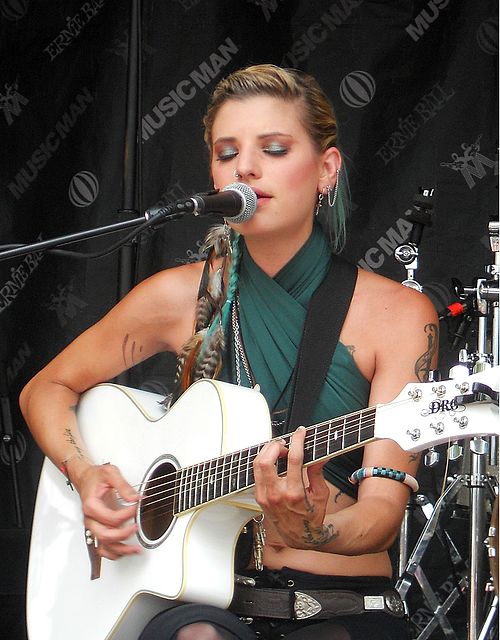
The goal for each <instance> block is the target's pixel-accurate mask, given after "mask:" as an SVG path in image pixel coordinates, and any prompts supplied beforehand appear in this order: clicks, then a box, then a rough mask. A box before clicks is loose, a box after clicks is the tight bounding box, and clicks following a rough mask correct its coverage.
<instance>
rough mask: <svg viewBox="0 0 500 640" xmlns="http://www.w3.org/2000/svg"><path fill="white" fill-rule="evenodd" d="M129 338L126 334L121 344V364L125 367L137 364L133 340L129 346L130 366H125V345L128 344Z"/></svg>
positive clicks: (140, 349) (128, 365)
mask: <svg viewBox="0 0 500 640" xmlns="http://www.w3.org/2000/svg"><path fill="white" fill-rule="evenodd" d="M129 337H130V336H129V334H128V333H127V335H126V336H125V338H123V342H122V356H123V364H124V365H125V366H126V367H133V366H134V365H135V364H137V362H136V359H135V349H136V342H135V340H132V344H131V347H130V364H127V344H128V340H129ZM141 351H142V346H141V347H139V353H140V352H141Z"/></svg>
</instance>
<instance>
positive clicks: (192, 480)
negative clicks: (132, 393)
mask: <svg viewBox="0 0 500 640" xmlns="http://www.w3.org/2000/svg"><path fill="white" fill-rule="evenodd" d="M409 401H412V400H408V399H405V400H401V401H398V403H393V404H402V403H406V402H409ZM375 409H376V407H368V408H366V409H363V410H361V411H360V412H355V413H354V414H349V415H346V416H344V417H343V418H342V419H339V421H344V422H345V423H346V424H345V427H344V429H343V436H340V437H343V438H344V440H345V438H346V437H348V436H350V435H352V434H354V433H360V431H361V430H366V429H369V428H371V427H372V426H373V425H374V418H375V415H370V416H369V420H370V421H372V422H370V423H367V421H366V419H365V424H363V425H360V424H359V421H360V418H362V417H363V413H365V414H369V413H370V411H371V413H372V414H373V411H374V410H375ZM349 418H350V419H351V424H354V423H356V426H355V428H354V429H350V430H349V428H348V419H349ZM334 421H335V419H333V420H328V421H325V422H322V423H318V424H316V425H312V426H311V427H308V428H307V430H308V433H307V434H306V440H305V446H307V445H309V446H316V447H317V448H319V447H321V446H322V445H324V444H325V443H328V442H330V441H331V440H332V437H331V432H330V430H331V428H332V426H333V425H332V423H333V422H334ZM327 425H328V426H329V429H328V431H327V432H325V430H323V431H322V432H321V433H320V435H319V437H318V435H317V434H316V436H315V435H314V433H312V432H313V431H316V432H317V431H318V429H319V428H320V427H325V426H327ZM338 429H340V428H338ZM291 435H292V434H286V435H285V436H280V437H278V438H274V439H273V440H285V442H287V441H289V440H290V438H291ZM315 438H316V440H315ZM339 439H340V438H339ZM271 441H272V440H271ZM265 444H266V443H260V444H256V445H253V446H252V447H248V448H247V449H243V450H241V451H247V452H248V453H249V454H250V452H251V450H252V449H255V454H251V455H252V456H253V457H255V456H256V455H257V453H258V452H259V451H260V450H261V449H262V447H263V446H264V445H265ZM349 446H350V445H349ZM343 448H345V447H343ZM241 451H236V452H230V453H227V454H224V455H221V456H218V457H216V458H212V459H211V460H205V461H201V462H198V463H195V464H193V465H190V466H188V467H184V468H183V469H176V470H175V471H173V472H172V473H169V474H166V475H164V476H158V477H156V478H154V482H155V483H156V484H155V486H154V489H155V491H156V493H153V492H151V493H150V494H149V495H147V496H146V497H147V498H148V502H149V504H154V498H157V497H158V496H162V495H163V497H162V498H158V500H156V502H160V501H161V502H164V501H165V500H166V499H167V498H172V500H173V499H175V498H176V497H178V496H179V495H181V494H186V496H187V498H186V500H187V501H189V500H191V499H192V495H191V494H192V493H193V492H194V493H195V498H196V494H201V493H202V492H203V491H205V490H206V488H210V486H209V485H212V486H214V485H216V484H217V482H223V481H224V479H225V478H230V477H231V476H234V475H235V469H234V468H233V467H234V466H236V473H238V474H241V459H240V462H239V463H238V462H235V460H234V459H233V458H232V456H234V455H236V456H238V454H241ZM340 453H341V451H340V452H338V453H337V454H336V455H340ZM325 457H334V456H332V455H330V454H329V453H325V455H324V456H322V458H325ZM218 460H224V462H223V465H222V469H219V468H218V467H217V466H216V469H215V472H214V473H212V474H210V473H209V475H208V480H207V482H206V483H204V482H203V479H204V477H206V476H207V466H208V469H209V465H210V464H211V463H212V462H214V461H218ZM244 463H245V464H247V465H248V466H249V464H250V460H249V459H248V455H247V458H245V459H244ZM202 465H205V468H204V469H202V468H201V467H202ZM183 471H184V472H186V473H185V477H184V479H182V478H180V475H179V472H180V473H182V472H183ZM200 473H201V475H202V482H201V483H200V484H197V482H196V478H197V476H198V475H200ZM172 476H174V478H173V479H172V480H169V481H168V482H164V483H163V484H158V482H159V481H160V480H162V479H165V478H171V477H172ZM186 476H187V477H186ZM147 482H150V480H147V481H146V483H147ZM146 483H145V481H144V480H143V481H142V482H141V483H139V484H138V485H136V487H144V486H145V484H146ZM169 485H170V486H169ZM177 485H181V487H182V488H181V490H180V491H179V492H177V493H176V492H175V489H176V486H177ZM172 488H173V489H174V493H173V494H168V496H165V494H167V492H168V491H169V490H170V489H172ZM245 488H247V487H243V489H245ZM228 489H230V487H229V486H228ZM243 489H241V490H243ZM238 490H239V488H238V487H237V488H236V489H231V490H230V491H229V493H232V492H236V491H238ZM217 497H218V498H219V497H222V496H217ZM215 499H216V498H215V497H214V498H213V499H211V500H207V501H212V500H215ZM195 506H198V505H196V504H194V505H190V506H188V507H187V508H186V509H182V510H181V511H184V510H189V509H191V508H193V507H195ZM152 510H153V509H151V511H152ZM181 511H180V512H181Z"/></svg>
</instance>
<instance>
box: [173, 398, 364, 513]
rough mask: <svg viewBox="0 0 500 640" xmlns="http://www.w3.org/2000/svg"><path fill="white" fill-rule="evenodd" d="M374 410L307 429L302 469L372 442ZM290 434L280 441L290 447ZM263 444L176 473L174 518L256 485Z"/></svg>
mask: <svg viewBox="0 0 500 640" xmlns="http://www.w3.org/2000/svg"><path fill="white" fill-rule="evenodd" d="M375 413H376V408H375V407H369V408H367V409H362V410H361V411H358V412H356V413H352V414H349V415H347V416H342V417H341V418H334V419H333V420H329V421H328V422H322V423H319V424H316V425H312V426H310V427H308V428H307V429H306V436H305V441H304V465H309V464H312V463H313V462H319V461H320V460H325V459H328V458H333V457H335V456H337V455H340V454H341V453H345V452H346V451H349V450H350V449H356V448H358V447H360V446H362V445H364V444H366V443H367V441H369V440H371V439H373V437H374V428H375ZM291 436H292V434H286V435H284V436H282V437H281V439H282V440H283V441H284V442H285V445H286V446H288V445H289V444H290V440H291ZM265 444H267V443H265V442H263V443H261V444H257V445H253V446H251V447H248V448H246V449H241V450H239V451H235V452H233V453H228V454H225V455H222V456H220V457H218V458H213V459H212V460H206V461H204V462H199V463H197V464H194V465H192V466H190V467H185V468H183V469H179V470H178V471H177V472H176V479H175V485H176V491H175V504H174V511H175V513H176V514H178V513H181V512H182V511H187V510H189V509H194V508H196V507H199V506H201V505H203V504H206V503H207V502H211V501H213V500H216V499H218V498H222V497H225V496H229V495H231V494H232V493H237V492H239V491H243V490H244V489H248V488H249V487H251V486H252V485H253V484H254V483H255V478H254V474H253V462H254V460H255V458H256V457H257V455H258V453H259V452H260V451H261V449H262V448H263V447H264V445H265ZM286 465H287V459H286V458H280V459H279V460H278V462H277V469H278V473H279V474H283V473H285V472H286Z"/></svg>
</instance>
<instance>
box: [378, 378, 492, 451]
mask: <svg viewBox="0 0 500 640" xmlns="http://www.w3.org/2000/svg"><path fill="white" fill-rule="evenodd" d="M499 371H500V367H498V366H497V367H492V368H490V369H486V370H485V371H482V372H480V373H475V374H474V375H471V376H464V377H463V378H459V379H453V380H445V381H442V382H425V383H418V382H415V383H410V384H407V385H406V386H405V388H404V389H403V391H402V392H401V393H400V394H399V395H398V397H397V398H396V399H395V400H393V401H392V402H391V403H388V404H383V405H379V406H378V407H377V414H376V418H375V437H376V438H390V439H391V440H395V441H396V442H397V443H398V444H399V446H400V447H401V448H402V449H404V450H406V451H421V450H422V449H426V448H428V447H432V446H435V445H437V444H441V443H443V442H450V441H454V440H463V439H467V438H472V437H474V436H478V435H497V436H498V435H500V425H499V420H498V388H499Z"/></svg>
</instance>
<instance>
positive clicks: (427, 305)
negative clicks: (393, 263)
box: [353, 269, 437, 327]
mask: <svg viewBox="0 0 500 640" xmlns="http://www.w3.org/2000/svg"><path fill="white" fill-rule="evenodd" d="M353 302H354V304H355V305H356V307H357V309H358V311H359V312H360V313H366V314H369V316H366V317H370V319H371V321H376V322H377V321H379V322H382V323H384V324H385V323H387V322H389V321H392V322H391V324H392V325H393V326H394V325H400V324H403V323H404V324H407V325H409V326H410V327H412V326H413V327H414V326H415V324H419V323H422V322H436V321H437V314H436V310H435V308H434V305H433V304H432V302H431V301H430V300H429V298H428V297H427V296H426V295H425V294H423V293H420V292H419V291H416V290H414V289H411V288H410V287H406V286H404V285H402V284H401V283H399V282H396V281H394V280H391V279H390V278H386V277H385V276H381V275H379V274H376V273H372V272H369V271H365V270H363V269H360V270H359V273H358V283H357V286H356V291H355V297H354V300H353Z"/></svg>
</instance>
